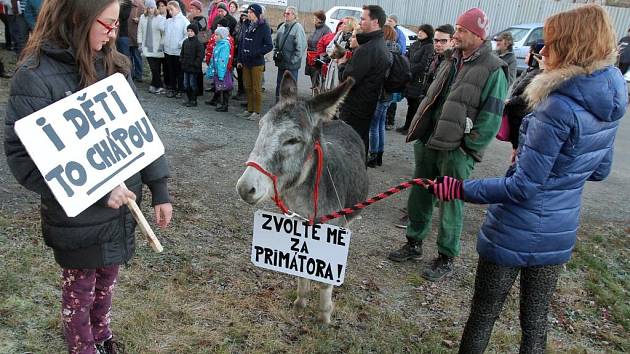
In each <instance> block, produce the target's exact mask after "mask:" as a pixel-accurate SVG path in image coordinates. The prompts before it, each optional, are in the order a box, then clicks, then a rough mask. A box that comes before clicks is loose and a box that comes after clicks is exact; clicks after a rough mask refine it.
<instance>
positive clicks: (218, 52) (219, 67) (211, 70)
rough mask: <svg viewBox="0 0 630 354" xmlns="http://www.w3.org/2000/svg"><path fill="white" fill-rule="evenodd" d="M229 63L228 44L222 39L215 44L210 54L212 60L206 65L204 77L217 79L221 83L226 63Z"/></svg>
mask: <svg viewBox="0 0 630 354" xmlns="http://www.w3.org/2000/svg"><path fill="white" fill-rule="evenodd" d="M229 61H230V42H229V41H228V40H227V39H225V38H224V39H222V40H220V41H218V42H217V44H216V45H215V46H214V51H213V52H212V59H211V61H210V65H208V71H207V72H206V76H207V77H208V78H209V79H211V78H213V77H215V76H216V77H217V78H218V79H219V81H223V78H225V73H226V71H227V66H228V62H229Z"/></svg>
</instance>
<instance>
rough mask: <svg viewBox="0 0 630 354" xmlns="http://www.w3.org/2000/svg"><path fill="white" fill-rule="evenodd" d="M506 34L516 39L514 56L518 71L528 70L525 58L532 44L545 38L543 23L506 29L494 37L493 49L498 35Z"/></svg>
mask: <svg viewBox="0 0 630 354" xmlns="http://www.w3.org/2000/svg"><path fill="white" fill-rule="evenodd" d="M504 32H510V33H511V34H512V38H513V39H514V47H513V49H514V55H515V56H516V70H517V71H518V72H519V73H520V72H521V71H523V70H525V69H527V63H525V56H526V55H527V53H528V52H529V47H530V45H531V44H532V43H535V42H536V41H538V40H540V39H542V38H543V24H542V23H526V24H521V25H515V26H512V27H509V28H506V29H504V30H502V31H500V32H499V33H497V34H495V35H494V36H492V37H491V38H492V49H495V47H496V38H497V36H498V35H500V34H501V33H504Z"/></svg>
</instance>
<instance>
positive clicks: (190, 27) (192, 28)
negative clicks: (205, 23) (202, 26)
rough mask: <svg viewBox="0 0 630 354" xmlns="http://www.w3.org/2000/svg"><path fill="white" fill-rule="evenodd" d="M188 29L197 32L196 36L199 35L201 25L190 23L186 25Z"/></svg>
mask: <svg viewBox="0 0 630 354" xmlns="http://www.w3.org/2000/svg"><path fill="white" fill-rule="evenodd" d="M186 29H187V30H192V31H193V32H195V36H196V35H197V33H199V27H198V26H197V25H196V24H194V23H191V24H189V25H188V27H186Z"/></svg>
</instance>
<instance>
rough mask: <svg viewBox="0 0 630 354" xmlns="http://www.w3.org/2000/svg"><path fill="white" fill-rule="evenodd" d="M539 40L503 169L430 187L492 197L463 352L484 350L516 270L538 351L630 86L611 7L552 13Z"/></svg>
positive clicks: (525, 332) (529, 343)
mask: <svg viewBox="0 0 630 354" xmlns="http://www.w3.org/2000/svg"><path fill="white" fill-rule="evenodd" d="M575 33H580V34H581V35H580V37H579V38H578V37H576V36H575V35H574V34H575ZM544 40H545V46H544V47H543V48H542V50H541V52H540V53H541V55H542V58H543V59H542V60H543V67H544V71H543V73H541V74H539V75H538V76H536V77H535V78H534V79H533V80H532V82H531V83H530V84H529V86H528V87H527V89H526V90H525V94H526V95H527V97H528V101H529V103H530V105H531V106H532V107H533V111H532V113H531V114H529V115H527V116H526V117H525V118H524V119H523V123H522V125H521V138H520V139H519V146H518V152H517V157H516V162H515V164H514V165H513V166H511V167H510V169H509V170H508V173H507V174H506V176H505V177H497V178H484V179H477V180H473V179H471V180H465V181H459V180H456V179H453V178H450V177H441V178H438V179H437V180H436V182H435V183H434V184H433V185H432V186H431V187H429V191H430V192H431V193H433V194H434V195H436V197H437V198H439V199H440V200H445V201H446V200H452V199H461V200H464V201H467V202H470V203H476V204H490V206H489V208H488V211H487V213H486V220H485V221H484V223H483V225H482V226H481V230H480V231H479V235H478V237H477V252H478V253H479V261H478V265H477V274H476V277H475V293H474V295H473V299H472V304H471V311H470V316H469V317H468V321H467V323H466V327H465V329H464V333H463V336H462V340H461V344H460V348H459V352H460V353H482V352H483V351H484V350H485V348H486V346H487V344H488V340H489V338H490V334H491V332H492V327H493V326H494V322H495V320H496V319H497V317H498V316H499V314H500V312H501V308H502V307H503V303H504V301H505V299H506V297H507V295H508V293H509V292H510V288H511V287H512V285H513V283H514V281H515V280H516V277H517V275H519V273H520V322H521V331H522V336H521V348H520V352H521V353H544V352H545V347H546V339H547V323H548V320H547V313H548V311H549V303H550V301H551V298H552V295H553V293H554V291H555V288H556V282H557V280H558V275H559V274H560V272H561V270H562V268H563V264H565V263H566V262H568V261H569V259H570V258H571V253H572V252H573V249H574V247H575V244H576V234H577V229H578V227H579V220H580V209H581V202H582V192H583V190H584V185H585V183H586V182H587V181H601V180H603V179H605V178H606V177H607V176H608V175H609V174H610V171H611V167H612V161H613V145H614V142H615V136H616V134H617V129H618V127H619V122H620V119H621V118H622V117H623V116H624V113H625V111H626V105H627V103H628V90H627V87H626V83H625V81H624V79H623V77H622V75H621V73H620V72H619V70H618V69H617V68H616V67H615V66H614V65H615V61H616V48H615V47H616V43H615V32H614V30H613V27H612V25H611V22H610V19H609V17H608V14H607V13H606V11H605V10H604V9H603V8H602V7H601V6H599V5H593V4H590V5H585V6H581V7H577V8H575V9H573V10H569V11H565V12H561V13H558V14H556V15H553V16H551V17H549V18H548V19H547V20H546V21H545V25H544Z"/></svg>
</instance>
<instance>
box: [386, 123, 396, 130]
mask: <svg viewBox="0 0 630 354" xmlns="http://www.w3.org/2000/svg"><path fill="white" fill-rule="evenodd" d="M392 129H394V125H393V124H387V125H385V130H392Z"/></svg>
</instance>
